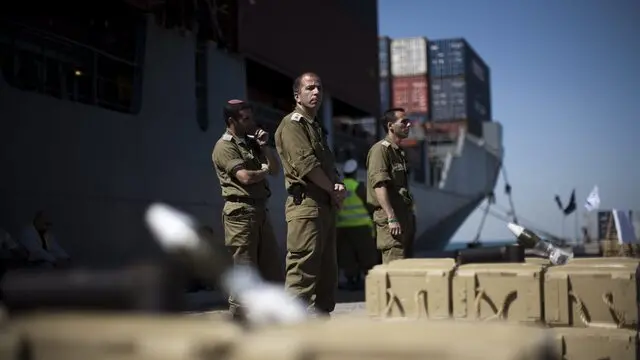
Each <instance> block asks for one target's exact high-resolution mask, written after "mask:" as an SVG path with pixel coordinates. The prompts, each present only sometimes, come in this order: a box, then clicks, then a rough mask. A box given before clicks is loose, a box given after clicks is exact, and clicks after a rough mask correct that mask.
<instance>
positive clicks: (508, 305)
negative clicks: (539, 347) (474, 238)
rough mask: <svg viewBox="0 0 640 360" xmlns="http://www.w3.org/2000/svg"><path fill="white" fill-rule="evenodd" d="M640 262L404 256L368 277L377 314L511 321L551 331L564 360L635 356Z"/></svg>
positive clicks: (371, 306) (369, 305)
mask: <svg viewBox="0 0 640 360" xmlns="http://www.w3.org/2000/svg"><path fill="white" fill-rule="evenodd" d="M639 264H640V260H638V259H632V258H623V257H618V258H614V257H610V258H582V259H580V258H579V259H573V260H572V261H571V262H570V263H569V264H567V265H563V266H550V265H549V263H548V261H547V260H545V259H538V258H527V259H526V261H525V262H524V263H492V264H465V265H461V266H457V265H456V264H455V262H454V261H453V259H405V260H397V261H393V262H391V263H389V264H386V265H377V266H376V267H374V268H373V269H372V270H370V271H369V274H368V276H367V279H366V307H367V312H368V313H369V315H370V316H372V317H383V318H389V317H392V318H393V317H410V318H423V319H445V318H446V319H454V320H458V321H467V320H473V321H507V322H516V323H521V324H522V323H524V324H530V325H533V326H543V327H548V328H550V329H551V330H550V331H552V332H553V333H554V336H555V339H556V344H557V352H558V354H557V355H558V356H561V357H562V358H563V359H567V360H571V359H605V358H606V359H625V360H626V359H636V358H637V351H638V344H637V343H638V333H637V326H638V282H637V272H638V267H639ZM462 341H463V340H462Z"/></svg>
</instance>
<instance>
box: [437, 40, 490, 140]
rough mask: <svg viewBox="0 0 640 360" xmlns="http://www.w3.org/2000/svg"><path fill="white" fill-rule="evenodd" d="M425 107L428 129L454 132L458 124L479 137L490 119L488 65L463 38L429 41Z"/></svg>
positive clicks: (456, 130)
mask: <svg viewBox="0 0 640 360" xmlns="http://www.w3.org/2000/svg"><path fill="white" fill-rule="evenodd" d="M428 52H429V85H430V94H429V95H430V96H429V108H430V111H431V113H430V120H431V122H430V123H429V125H428V126H427V127H426V129H427V134H428V135H429V133H431V132H446V133H457V132H458V129H459V128H460V127H464V128H466V130H467V132H468V133H470V134H473V135H476V136H478V137H482V127H483V124H482V123H483V122H484V121H491V119H492V117H491V85H490V83H491V78H490V70H489V67H488V66H487V65H486V64H485V62H484V61H483V60H482V59H481V58H480V56H478V54H477V53H476V52H475V51H474V50H473V48H472V47H471V46H470V45H469V43H467V41H466V40H465V39H462V38H457V39H444V40H432V41H430V42H429V51H428Z"/></svg>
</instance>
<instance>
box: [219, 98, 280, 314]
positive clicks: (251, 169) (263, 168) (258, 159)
mask: <svg viewBox="0 0 640 360" xmlns="http://www.w3.org/2000/svg"><path fill="white" fill-rule="evenodd" d="M223 112H224V118H225V121H226V124H227V131H226V132H225V133H224V134H223V135H222V137H221V138H220V140H218V142H216V145H215V147H214V148H213V155H212V160H213V165H214V168H215V170H216V174H217V175H218V180H219V181H220V186H221V188H222V197H223V198H224V199H225V204H224V208H223V210H222V223H223V224H224V232H225V245H226V246H227V247H228V248H229V250H230V252H231V253H232V256H233V260H234V263H236V264H251V265H254V266H256V267H257V268H258V270H259V271H260V273H261V274H262V276H263V277H264V278H265V280H268V281H271V282H282V281H283V280H284V272H283V266H282V261H281V260H280V258H279V251H278V244H277V242H276V239H275V235H274V232H273V228H272V227H271V222H270V220H269V210H268V209H267V200H268V198H269V196H270V195H271V191H270V190H269V183H268V182H267V180H266V176H267V175H275V174H277V172H278V171H279V166H278V160H277V159H276V154H275V151H273V150H272V149H270V148H269V146H267V141H268V136H269V134H267V133H266V132H265V131H264V130H261V129H258V128H257V127H256V124H255V122H254V121H253V113H252V110H251V107H250V106H249V104H247V103H245V102H242V101H240V100H231V101H229V102H228V103H227V104H226V106H225V108H224V111H223ZM229 310H230V311H231V313H232V315H234V317H240V318H241V317H242V311H241V309H240V307H239V304H238V303H237V302H236V301H235V300H234V299H233V297H232V296H230V297H229Z"/></svg>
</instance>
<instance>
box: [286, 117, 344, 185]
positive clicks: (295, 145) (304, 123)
mask: <svg viewBox="0 0 640 360" xmlns="http://www.w3.org/2000/svg"><path fill="white" fill-rule="evenodd" d="M275 140H276V148H277V150H278V155H280V159H281V162H282V168H283V170H284V178H285V187H286V188H287V189H289V188H290V187H291V185H294V184H300V185H302V186H304V187H306V188H307V189H308V190H311V191H313V190H319V187H318V186H317V185H315V184H313V183H310V182H309V183H308V182H307V180H306V179H305V176H306V175H307V174H309V172H310V171H311V170H313V168H315V167H320V168H321V169H322V170H323V171H324V173H325V174H326V175H327V177H329V180H331V181H333V182H334V183H336V182H338V175H337V170H336V166H335V158H334V156H333V153H332V152H331V149H330V148H329V145H328V144H327V138H326V135H325V134H324V132H323V130H322V127H321V125H320V123H318V121H317V120H315V121H314V119H313V118H311V117H310V116H308V115H306V114H305V112H304V111H303V110H302V109H299V108H296V110H295V111H294V112H292V113H290V114H288V115H287V116H285V117H284V118H283V119H282V121H281V122H280V125H279V126H278V129H277V130H276V139H275ZM320 191H322V190H320Z"/></svg>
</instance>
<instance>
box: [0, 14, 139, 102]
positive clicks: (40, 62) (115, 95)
mask: <svg viewBox="0 0 640 360" xmlns="http://www.w3.org/2000/svg"><path fill="white" fill-rule="evenodd" d="M0 34H2V35H0V46H1V47H2V48H3V49H1V51H2V53H3V55H4V56H3V57H5V59H4V61H3V69H2V70H3V75H4V78H5V80H6V81H7V82H8V83H9V84H11V85H12V86H15V87H18V88H22V89H26V90H32V91H36V92H40V93H44V94H47V95H52V96H55V97H59V98H62V99H65V100H71V101H77V102H82V103H86V104H91V105H98V106H102V107H105V108H109V109H112V110H117V111H123V112H133V107H134V106H135V107H136V108H138V107H139V99H136V98H137V97H136V96H135V93H136V92H135V91H133V87H134V82H135V81H136V78H137V76H135V74H138V73H139V71H138V70H139V69H140V67H141V66H140V65H139V64H138V63H137V62H135V61H131V60H127V59H123V58H119V57H117V56H114V55H112V54H109V53H107V52H105V51H103V50H100V49H97V48H94V47H91V46H89V45H86V44H82V43H79V42H77V41H74V40H71V39H69V38H66V37H63V36H60V35H57V34H53V33H51V32H48V31H45V30H41V29H37V28H34V27H31V26H28V25H25V24H21V23H17V22H14V21H9V20H6V19H2V20H1V21H0ZM109 73H111V75H109ZM124 74H126V76H125V75H124Z"/></svg>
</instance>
